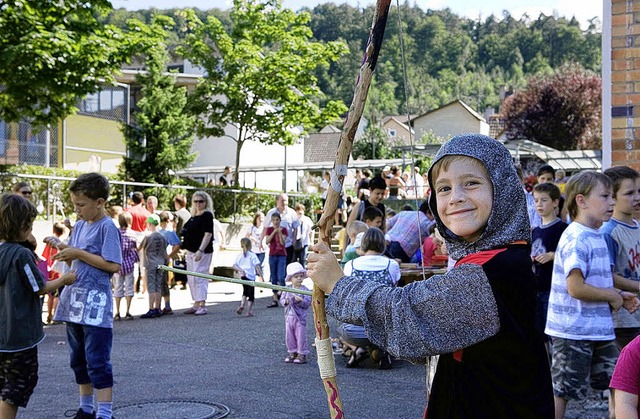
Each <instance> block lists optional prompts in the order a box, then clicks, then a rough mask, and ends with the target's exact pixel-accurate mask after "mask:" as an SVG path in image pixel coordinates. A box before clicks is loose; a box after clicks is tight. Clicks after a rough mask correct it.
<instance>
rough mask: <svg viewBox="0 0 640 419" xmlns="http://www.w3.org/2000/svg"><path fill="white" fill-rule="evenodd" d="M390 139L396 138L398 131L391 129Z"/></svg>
mask: <svg viewBox="0 0 640 419" xmlns="http://www.w3.org/2000/svg"><path fill="white" fill-rule="evenodd" d="M389 137H391V138H396V130H394V129H390V130H389Z"/></svg>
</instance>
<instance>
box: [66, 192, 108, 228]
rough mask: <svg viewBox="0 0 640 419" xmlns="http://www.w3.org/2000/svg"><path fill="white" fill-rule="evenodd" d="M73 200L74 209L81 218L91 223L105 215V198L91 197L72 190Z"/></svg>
mask: <svg viewBox="0 0 640 419" xmlns="http://www.w3.org/2000/svg"><path fill="white" fill-rule="evenodd" d="M71 202H73V209H74V211H75V212H76V214H77V215H78V219H80V220H84V221H87V222H89V223H91V222H94V221H98V220H99V219H101V218H102V217H103V216H104V199H103V198H98V199H91V198H89V197H87V196H86V195H85V194H83V193H78V194H75V193H73V192H71Z"/></svg>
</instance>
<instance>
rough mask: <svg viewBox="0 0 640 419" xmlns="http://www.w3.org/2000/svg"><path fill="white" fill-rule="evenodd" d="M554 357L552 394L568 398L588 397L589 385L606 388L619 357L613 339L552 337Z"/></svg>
mask: <svg viewBox="0 0 640 419" xmlns="http://www.w3.org/2000/svg"><path fill="white" fill-rule="evenodd" d="M551 343H552V348H553V351H552V353H553V360H552V363H551V377H552V380H553V394H554V396H556V397H561V398H563V399H567V400H582V399H585V398H586V397H587V390H588V386H589V385H591V388H593V389H594V390H602V391H603V390H606V389H608V388H609V382H610V381H611V375H612V374H613V369H614V367H615V365H616V361H617V359H618V354H619V352H618V348H617V346H616V343H615V341H613V340H605V341H593V340H571V339H563V338H556V337H554V338H552V339H551Z"/></svg>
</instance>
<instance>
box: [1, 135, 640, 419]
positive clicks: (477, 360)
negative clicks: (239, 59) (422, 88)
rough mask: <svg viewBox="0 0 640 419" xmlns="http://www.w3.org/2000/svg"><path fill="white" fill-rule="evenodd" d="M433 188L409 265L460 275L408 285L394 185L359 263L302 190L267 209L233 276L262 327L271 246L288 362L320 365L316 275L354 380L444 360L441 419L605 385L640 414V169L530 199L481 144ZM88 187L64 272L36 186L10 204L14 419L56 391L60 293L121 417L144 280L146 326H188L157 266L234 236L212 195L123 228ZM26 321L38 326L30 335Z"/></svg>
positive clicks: (355, 221) (98, 399)
mask: <svg viewBox="0 0 640 419" xmlns="http://www.w3.org/2000/svg"><path fill="white" fill-rule="evenodd" d="M470 144H473V147H470V146H469V145H470ZM427 177H428V180H429V185H430V187H431V188H432V189H431V193H430V195H429V199H428V204H427V203H425V204H424V205H423V206H422V207H420V212H421V214H425V215H427V216H431V214H433V215H432V216H433V217H434V219H433V222H431V221H430V218H429V219H428V220H426V222H425V224H424V225H422V224H421V227H420V228H418V232H417V235H418V239H417V240H418V241H417V243H418V246H417V248H418V249H417V250H415V251H414V248H415V247H416V246H413V247H411V251H410V252H409V253H412V254H411V255H409V254H408V253H407V252H406V249H407V247H403V251H404V253H405V254H403V255H402V257H401V258H400V259H402V260H403V261H404V262H406V261H407V260H409V259H411V260H415V258H416V257H419V258H420V259H421V263H422V264H423V265H425V266H433V265H436V261H438V262H441V261H442V260H443V259H442V258H445V259H447V260H448V264H449V269H448V270H447V272H446V273H444V274H441V275H434V276H433V277H431V278H429V279H428V280H425V281H418V282H416V283H414V284H412V285H410V286H407V287H405V288H403V289H400V288H398V287H396V284H397V283H398V280H399V279H400V265H399V263H398V262H397V261H396V260H395V259H394V258H390V257H388V256H385V250H387V247H388V245H389V241H390V240H389V236H388V235H385V233H386V227H387V218H388V216H389V211H387V208H386V207H385V205H384V203H383V199H384V197H385V194H386V193H387V188H388V185H389V182H388V181H387V180H385V179H384V178H382V177H379V176H374V177H373V178H371V179H368V182H367V185H368V193H363V194H362V198H363V200H362V201H359V202H357V203H356V204H355V205H354V206H353V208H352V211H351V214H350V215H349V217H348V221H347V222H346V226H345V228H344V230H343V233H341V234H342V235H343V236H342V237H343V242H344V246H343V247H344V250H343V252H342V255H341V263H340V264H338V262H337V260H336V258H335V256H334V254H333V253H332V252H331V251H330V250H329V249H328V247H326V246H324V245H323V244H319V245H316V246H313V245H311V243H312V241H313V239H312V238H313V236H312V231H311V228H310V227H311V222H310V219H308V217H306V215H304V211H305V208H304V207H303V206H300V205H297V206H296V208H295V210H293V211H292V210H291V209H289V208H288V207H287V200H288V199H287V197H286V195H284V194H281V195H279V196H278V198H277V201H276V202H277V205H276V208H274V209H273V210H271V211H269V213H268V217H266V218H265V216H264V214H263V213H261V212H258V213H256V214H255V216H254V218H253V222H252V226H251V228H250V230H249V231H248V233H247V235H246V237H243V238H242V239H241V241H240V244H241V249H242V251H241V253H240V254H238V256H237V258H236V260H235V262H234V265H233V268H234V270H235V271H236V273H237V276H238V277H240V278H241V279H242V280H244V281H246V282H245V284H243V286H242V290H243V292H242V297H241V300H240V303H239V305H238V307H237V309H236V313H237V314H238V315H242V314H245V316H246V317H253V316H254V304H255V288H254V286H252V285H253V284H251V282H252V281H256V280H258V279H259V280H261V281H264V280H265V275H264V273H263V262H264V259H265V255H266V253H267V252H266V251H265V250H266V248H267V247H268V255H269V256H268V263H269V268H270V269H269V271H270V275H269V276H270V278H269V279H270V281H271V283H272V284H274V285H277V286H287V287H289V290H283V289H278V290H275V289H274V291H273V296H272V299H271V302H270V304H269V305H268V306H267V307H283V312H284V320H285V321H284V325H285V328H284V331H285V333H284V335H285V344H286V349H287V354H286V356H285V357H284V362H285V363H291V364H305V363H307V362H308V359H307V356H308V354H309V345H308V342H307V318H308V314H309V313H308V312H309V308H310V306H311V298H310V296H309V295H308V294H306V292H307V291H309V289H308V288H307V287H306V286H305V285H303V280H305V279H306V278H307V277H308V276H309V277H310V278H311V279H312V280H313V282H315V286H318V287H320V288H321V289H322V290H324V291H325V292H326V293H328V298H327V313H328V314H330V315H331V316H332V317H334V318H335V319H336V320H337V321H338V322H339V328H338V339H339V342H340V344H341V349H342V353H343V354H344V355H345V357H346V358H347V360H346V364H345V365H346V366H347V367H348V368H354V367H358V366H360V365H361V363H362V361H363V360H365V359H366V358H368V357H371V358H373V359H374V360H376V361H377V362H378V367H379V368H380V369H389V368H391V367H392V365H393V364H392V357H397V358H401V359H407V360H410V361H412V362H422V363H424V362H425V360H426V359H427V358H428V357H431V356H434V355H439V361H438V366H437V371H438V372H437V374H436V376H435V380H434V382H433V387H432V388H431V391H430V394H429V402H428V405H427V412H426V414H427V415H428V416H429V417H431V416H434V417H440V416H447V417H449V416H454V417H524V418H527V417H531V418H543V417H556V418H562V417H563V416H564V414H565V411H566V408H567V404H568V403H569V401H571V400H581V399H584V398H586V397H587V393H588V392H589V389H590V388H591V389H592V390H595V391H605V390H608V389H611V391H612V396H611V397H610V398H609V408H610V414H611V417H613V415H615V416H616V417H618V418H626V417H634V416H633V414H634V413H635V414H636V415H637V414H638V412H640V408H639V406H638V391H639V390H640V383H639V381H640V378H639V377H640V337H639V335H640V312H639V311H638V308H640V300H638V297H637V294H638V293H639V292H640V273H638V265H640V257H639V256H638V254H639V253H640V224H639V222H638V217H639V216H640V174H638V172H636V171H635V170H633V169H631V168H629V167H613V168H610V169H607V170H606V171H604V173H598V172H595V171H583V172H580V173H577V174H574V175H573V176H572V177H571V178H570V179H568V181H567V179H566V178H564V177H563V179H562V182H563V183H562V186H563V187H562V188H559V187H558V185H557V184H555V183H554V180H555V179H556V173H555V172H554V171H553V168H551V167H550V166H547V165H545V166H543V167H541V168H540V169H539V170H538V172H537V180H538V184H537V185H536V186H535V187H533V189H532V191H531V193H530V195H527V192H526V191H524V189H523V188H522V186H521V183H520V181H519V178H518V174H517V170H516V167H515V166H514V164H513V163H512V161H511V159H510V157H509V154H508V151H507V150H506V149H505V148H504V146H502V145H501V144H499V143H498V142H496V141H495V140H493V139H490V138H488V137H485V136H481V135H462V136H458V137H454V138H453V139H452V140H450V141H449V142H447V143H446V144H445V145H443V147H442V148H441V149H440V151H439V152H438V154H437V156H436V157H435V158H434V163H433V165H432V167H431V168H430V170H429V172H428V176H427ZM395 178H398V179H400V176H399V175H398V174H396V176H395ZM393 184H394V187H398V185H400V181H399V180H395V181H394V183H393ZM416 187H417V186H416ZM69 191H70V194H71V199H72V202H73V204H74V209H75V211H76V213H77V217H78V221H77V222H76V224H75V225H74V226H73V230H72V231H71V232H70V233H69V234H68V235H66V234H65V230H67V228H66V227H65V226H63V225H62V224H59V223H56V224H54V227H53V231H52V233H53V235H52V236H51V237H48V238H47V239H45V241H46V243H47V247H46V250H45V253H44V254H43V258H44V260H45V261H46V264H47V266H48V274H47V276H46V277H45V276H44V275H43V274H42V272H41V271H42V270H41V269H40V270H39V269H38V266H37V259H36V258H35V257H34V255H33V251H32V250H29V248H27V247H25V244H28V243H29V242H30V239H31V236H32V235H31V227H32V224H33V220H34V218H35V216H36V210H35V207H34V206H33V204H32V203H30V202H29V200H28V197H26V196H24V194H22V196H21V193H20V192H17V193H14V194H4V195H0V264H4V266H5V269H3V272H4V274H2V275H0V288H2V289H6V290H9V289H10V290H12V291H11V292H12V293H13V294H12V295H15V296H17V297H15V298H12V299H7V298H6V296H7V295H9V294H8V293H7V292H3V293H0V295H2V296H3V298H4V300H3V302H2V304H3V306H5V307H7V310H3V311H2V312H1V313H0V328H1V329H2V330H0V336H2V338H1V339H0V363H1V364H2V366H3V368H2V369H1V370H0V374H1V375H2V379H3V380H2V382H3V384H2V392H1V394H2V400H0V417H2V418H5V417H6V418H13V417H15V416H16V413H17V409H18V407H24V406H26V404H27V402H28V400H29V397H30V396H31V394H32V392H33V390H34V388H35V386H36V383H37V369H38V366H37V350H36V347H37V344H38V343H39V342H41V341H42V339H43V337H44V333H43V323H42V310H41V306H40V295H44V294H47V295H48V315H47V323H51V322H64V323H66V331H67V340H68V346H69V349H70V366H71V369H72V372H73V374H74V377H75V381H76V383H77V384H78V389H79V406H78V410H77V413H76V416H75V417H77V418H84V417H87V418H89V417H98V418H111V417H112V414H111V412H112V396H113V395H112V389H113V385H114V380H113V373H112V369H111V363H110V354H111V347H112V342H113V331H112V330H113V322H114V321H119V320H121V319H125V320H128V319H133V316H132V315H131V312H130V310H131V304H132V298H133V296H134V294H135V289H136V286H135V277H136V276H137V277H141V278H143V281H142V284H143V289H146V292H147V293H148V298H149V301H148V306H149V308H148V311H147V312H146V313H145V314H143V315H142V316H141V318H143V319H146V318H156V317H160V316H163V315H170V314H173V310H172V308H171V304H170V292H169V289H170V284H169V278H168V275H167V273H166V271H164V270H158V269H157V266H158V265H166V264H170V263H171V261H172V260H174V259H178V258H180V257H181V254H182V257H183V258H185V259H186V260H187V267H188V269H189V270H192V271H197V270H198V268H197V267H198V266H202V267H204V266H205V265H206V271H207V272H208V269H209V267H210V266H211V257H212V256H211V255H212V253H213V251H214V250H213V248H214V244H213V242H214V239H213V237H214V233H215V227H214V222H213V215H212V213H211V211H210V206H211V205H210V204H211V202H210V200H211V198H210V196H208V195H207V194H206V193H204V192H201V191H199V192H197V193H195V194H194V195H193V197H192V204H193V207H194V210H193V211H192V214H191V217H186V218H184V219H183V218H182V217H181V216H178V215H174V214H173V213H171V212H168V211H158V208H157V206H158V203H157V199H156V200H153V199H151V200H150V201H149V200H147V208H151V211H148V210H147V209H145V208H144V205H143V204H142V202H143V198H142V197H141V194H139V193H135V194H133V195H132V202H133V205H132V207H131V208H130V209H128V210H127V211H118V210H116V211H114V212H113V215H112V217H113V221H112V220H111V219H110V218H109V217H107V216H105V214H106V209H107V208H106V203H107V200H108V197H109V183H108V181H107V179H106V178H105V177H104V176H102V175H100V174H97V173H89V174H86V175H82V176H80V177H79V178H78V179H76V180H75V181H74V182H73V183H72V184H71V186H70V189H69ZM149 198H152V197H149ZM177 198H178V197H177ZM174 202H177V204H180V203H181V202H182V203H184V202H186V200H185V199H184V197H182V198H181V199H178V200H177V201H175V200H174ZM527 202H529V207H527ZM177 204H176V210H178V209H179V208H178V205H177ZM182 208H184V205H183V206H182ZM532 211H535V215H534V214H533V212H532ZM403 216H404V214H403ZM418 216H420V214H418ZM396 217H397V216H396ZM143 218H144V220H143V221H142V219H143ZM534 218H535V222H534ZM400 219H402V217H400ZM418 219H419V218H417V219H416V223H418ZM567 222H568V223H567ZM114 223H115V224H114ZM389 225H390V226H391V227H392V226H394V225H395V223H394V222H393V221H391V222H389ZM134 227H135V228H134ZM136 229H137V231H136ZM422 230H425V231H422ZM209 231H210V233H209ZM403 231H404V232H408V231H409V229H407V228H403ZM177 233H180V235H178V234H177ZM425 236H426V239H424V241H423V237H425ZM180 237H182V238H183V239H182V240H181V239H180ZM298 241H300V242H299V243H298ZM395 242H398V243H399V241H394V243H395ZM396 247H397V246H396ZM307 250H309V251H310V254H309V256H308V259H307V258H305V257H304V255H305V254H306V252H307ZM185 251H186V256H184V254H183V253H184V252H185ZM15 261H19V262H18V263H15ZM306 261H307V262H308V269H309V271H308V272H307V270H306V269H305V266H304V263H305V262H306ZM194 267H195V268H194ZM201 270H202V271H203V272H204V270H205V268H202V269H201ZM206 284H207V281H206V280H203V279H201V278H198V277H189V285H190V287H191V292H192V296H193V299H194V305H193V307H192V308H191V309H189V310H187V311H186V312H185V313H192V314H195V315H202V314H206V313H207V311H206V307H205V304H204V303H205V300H206ZM63 286H64V287H63ZM144 287H146V288H144ZM58 289H60V291H59V293H56V290H58ZM123 298H124V299H125V303H126V307H125V310H124V314H122V315H121V304H122V299H123ZM163 298H164V307H162V299H163ZM72 300H73V301H72ZM56 304H57V307H56ZM19 318H20V319H29V321H28V322H25V321H24V320H22V321H21V323H20V324H19V325H18V323H17V319H19ZM85 348H91V350H87V349H85ZM616 363H617V366H616ZM614 412H615V413H614Z"/></svg>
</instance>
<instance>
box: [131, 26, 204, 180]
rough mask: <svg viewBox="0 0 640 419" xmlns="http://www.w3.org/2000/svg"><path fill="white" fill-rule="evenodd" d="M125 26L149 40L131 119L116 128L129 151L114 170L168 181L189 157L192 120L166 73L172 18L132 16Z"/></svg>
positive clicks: (182, 90)
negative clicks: (146, 19)
mask: <svg viewBox="0 0 640 419" xmlns="http://www.w3.org/2000/svg"><path fill="white" fill-rule="evenodd" d="M129 25H130V26H131V27H132V28H135V30H136V31H137V32H138V34H139V35H140V36H142V37H144V38H146V39H147V40H149V41H151V42H149V48H148V49H147V52H146V61H145V64H146V65H145V68H146V71H145V72H141V73H139V74H138V75H137V76H136V81H137V83H138V84H140V85H141V86H142V89H141V95H142V99H140V101H139V102H138V108H139V110H138V111H137V112H136V113H135V115H134V118H135V122H134V123H132V124H131V125H124V126H123V127H122V131H123V133H124V136H125V141H126V143H127V149H128V152H129V154H128V156H126V157H125V158H124V159H123V162H122V164H121V165H120V168H119V169H120V172H121V174H122V175H123V177H124V178H126V179H130V180H133V181H136V182H157V183H163V184H169V183H171V182H172V181H173V180H174V179H175V175H174V173H175V172H176V171H177V170H180V169H183V168H185V167H187V166H188V165H189V164H190V163H191V162H193V160H194V159H195V156H194V155H193V154H192V153H191V145H192V144H193V134H194V130H195V120H196V118H195V117H194V116H191V115H190V114H188V113H187V112H186V105H187V90H186V87H178V86H176V82H175V78H174V77H173V76H172V75H170V74H167V73H166V69H167V62H168V60H169V57H168V53H167V48H166V40H167V38H168V36H169V34H168V33H167V30H166V29H167V28H170V27H172V26H173V20H172V19H171V18H168V17H165V16H156V18H155V19H154V20H153V22H152V24H151V25H150V26H147V25H145V24H144V23H142V22H140V21H135V20H134V21H130V22H129Z"/></svg>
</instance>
